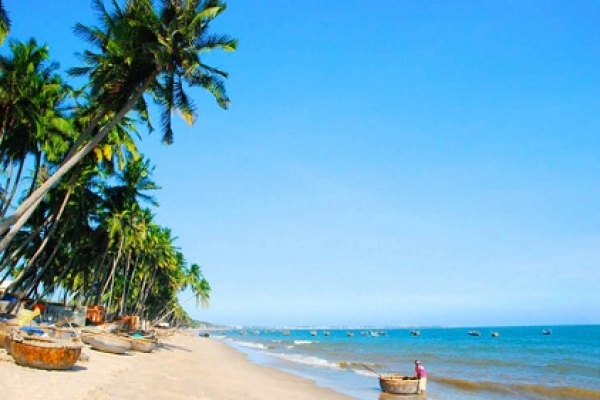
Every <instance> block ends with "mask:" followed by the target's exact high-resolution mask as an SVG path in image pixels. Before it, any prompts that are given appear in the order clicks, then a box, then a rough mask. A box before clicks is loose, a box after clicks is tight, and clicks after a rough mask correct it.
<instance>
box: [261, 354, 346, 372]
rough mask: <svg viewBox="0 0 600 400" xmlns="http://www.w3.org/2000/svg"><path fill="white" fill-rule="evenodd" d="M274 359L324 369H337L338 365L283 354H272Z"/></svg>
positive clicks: (317, 358) (321, 360)
mask: <svg viewBox="0 0 600 400" xmlns="http://www.w3.org/2000/svg"><path fill="white" fill-rule="evenodd" d="M273 355H274V356H275V357H278V358H281V359H282V360H286V361H291V362H294V363H297V364H303V365H310V366H317V367H325V368H334V369H339V368H340V367H339V364H337V363H333V362H331V361H327V360H325V359H322V358H319V357H313V356H303V355H300V354H284V353H274V354H273Z"/></svg>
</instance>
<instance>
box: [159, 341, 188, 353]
mask: <svg viewBox="0 0 600 400" xmlns="http://www.w3.org/2000/svg"><path fill="white" fill-rule="evenodd" d="M156 350H168V351H173V350H181V351H186V352H188V353H191V352H192V351H191V350H190V349H188V348H187V347H182V346H177V345H176V344H169V343H158V344H157V345H156Z"/></svg>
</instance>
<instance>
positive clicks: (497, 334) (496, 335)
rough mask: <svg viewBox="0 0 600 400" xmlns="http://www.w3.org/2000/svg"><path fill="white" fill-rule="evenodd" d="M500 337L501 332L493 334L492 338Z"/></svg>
mask: <svg viewBox="0 0 600 400" xmlns="http://www.w3.org/2000/svg"><path fill="white" fill-rule="evenodd" d="M498 336H500V333H499V332H492V337H498Z"/></svg>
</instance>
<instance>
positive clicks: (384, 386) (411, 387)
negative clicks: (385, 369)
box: [379, 374, 419, 394]
mask: <svg viewBox="0 0 600 400" xmlns="http://www.w3.org/2000/svg"><path fill="white" fill-rule="evenodd" d="M379 386H380V387H381V390H383V391H384V392H386V393H391V394H418V393H419V379H418V378H413V377H412V376H403V375H400V374H384V375H379Z"/></svg>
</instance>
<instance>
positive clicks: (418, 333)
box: [410, 329, 421, 336]
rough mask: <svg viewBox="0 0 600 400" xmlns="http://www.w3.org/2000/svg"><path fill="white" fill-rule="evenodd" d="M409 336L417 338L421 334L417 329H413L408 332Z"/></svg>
mask: <svg viewBox="0 0 600 400" xmlns="http://www.w3.org/2000/svg"><path fill="white" fill-rule="evenodd" d="M410 334H411V335H413V336H419V335H420V334H421V331H420V330H418V329H413V330H412V331H410Z"/></svg>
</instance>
